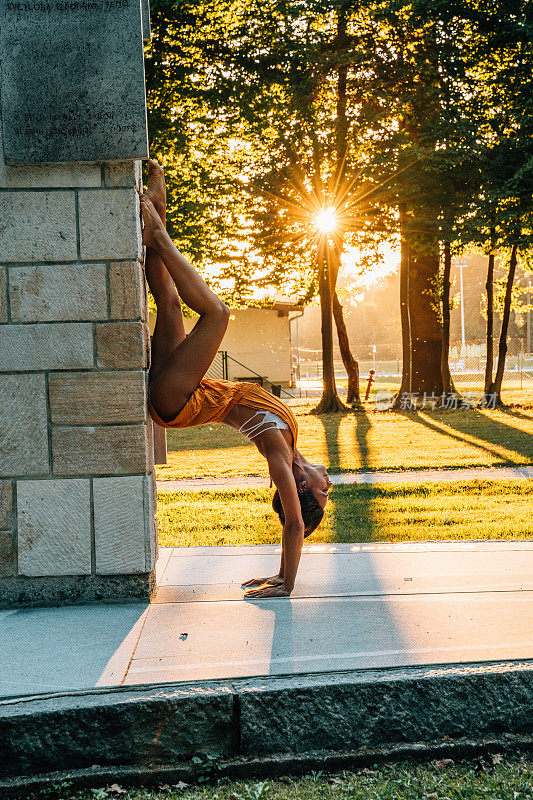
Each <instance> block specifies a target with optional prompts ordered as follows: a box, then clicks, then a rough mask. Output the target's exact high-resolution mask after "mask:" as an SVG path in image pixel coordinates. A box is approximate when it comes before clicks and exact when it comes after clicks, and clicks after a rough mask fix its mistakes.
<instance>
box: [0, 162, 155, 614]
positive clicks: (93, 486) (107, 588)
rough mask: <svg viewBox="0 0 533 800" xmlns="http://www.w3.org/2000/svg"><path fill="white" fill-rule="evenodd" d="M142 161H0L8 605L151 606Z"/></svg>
mask: <svg viewBox="0 0 533 800" xmlns="http://www.w3.org/2000/svg"><path fill="white" fill-rule="evenodd" d="M139 180H140V162H134V163H131V162H129V163H126V162H121V163H114V164H105V165H96V164H69V165H53V166H48V165H46V166H39V167H8V166H6V165H5V164H4V160H3V157H2V154H1V153H0V253H1V255H0V261H1V263H0V452H1V458H0V603H2V604H10V603H54V602H72V601H81V600H94V599H105V598H112V599H117V600H119V599H124V598H127V597H132V596H133V597H139V598H145V599H147V598H148V597H149V595H150V591H151V589H152V588H153V574H154V565H155V559H156V549H157V538H156V537H157V534H156V529H155V522H154V512H155V479H154V474H153V446H152V442H151V426H150V425H149V424H148V417H147V407H146V369H147V362H148V352H149V335H148V327H147V324H146V323H147V306H146V286H145V281H144V275H143V269H142V263H141V262H142V244H141V230H140V221H139V209H138V198H137V193H136V191H135V187H136V185H138V183H139Z"/></svg>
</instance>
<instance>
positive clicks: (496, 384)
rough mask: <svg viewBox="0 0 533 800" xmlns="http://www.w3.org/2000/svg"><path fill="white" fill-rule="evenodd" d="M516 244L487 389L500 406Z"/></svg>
mask: <svg viewBox="0 0 533 800" xmlns="http://www.w3.org/2000/svg"><path fill="white" fill-rule="evenodd" d="M517 253H518V244H514V245H513V247H512V250H511V258H510V260H509V273H508V275H507V284H506V287H505V300H504V304H503V315H502V328H501V331H500V341H499V344H498V365H497V367H496V375H495V378H494V381H493V382H492V383H491V385H490V387H489V395H495V400H493V402H492V404H493V405H502V398H501V391H502V381H503V373H504V371H505V358H506V356H507V331H508V329H509V317H510V316H511V300H512V293H513V283H514V276H515V272H516V262H517Z"/></svg>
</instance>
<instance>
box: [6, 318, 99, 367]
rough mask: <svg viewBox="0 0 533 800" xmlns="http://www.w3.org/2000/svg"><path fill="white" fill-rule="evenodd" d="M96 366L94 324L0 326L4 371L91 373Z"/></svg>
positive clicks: (67, 323) (68, 323)
mask: <svg viewBox="0 0 533 800" xmlns="http://www.w3.org/2000/svg"><path fill="white" fill-rule="evenodd" d="M92 366H93V331H92V325H91V324H90V323H85V322H78V323H75V322H65V323H64V324H62V325H52V324H47V323H44V324H41V325H39V324H36V325H2V326H0V371H3V372H32V371H36V370H49V369H91V368H92Z"/></svg>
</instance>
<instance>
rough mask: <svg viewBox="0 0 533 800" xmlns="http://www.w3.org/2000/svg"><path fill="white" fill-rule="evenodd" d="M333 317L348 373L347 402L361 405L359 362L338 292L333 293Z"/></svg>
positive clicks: (343, 361)
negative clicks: (356, 358)
mask: <svg viewBox="0 0 533 800" xmlns="http://www.w3.org/2000/svg"><path fill="white" fill-rule="evenodd" d="M333 317H334V318H335V325H336V326H337V336H338V337H339V348H340V351H341V356H342V363H343V364H344V369H345V370H346V372H347V374H348V394H347V397H346V402H347V403H348V405H356V404H357V405H360V403H361V396H360V394H359V364H358V363H357V361H356V360H355V358H354V357H353V355H352V352H351V350H350V342H349V340H348V332H347V330H346V324H345V322H344V314H343V313H342V306H341V304H340V301H339V298H338V296H337V292H336V291H335V294H334V295H333Z"/></svg>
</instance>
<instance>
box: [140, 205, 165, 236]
mask: <svg viewBox="0 0 533 800" xmlns="http://www.w3.org/2000/svg"><path fill="white" fill-rule="evenodd" d="M139 200H140V202H141V214H142V218H143V223H144V225H143V244H144V245H145V246H146V247H151V248H153V249H157V241H156V239H157V236H158V234H159V235H160V234H161V233H166V231H165V226H164V224H163V221H162V219H161V217H160V215H159V214H158V212H157V210H156V208H155V206H154V204H153V203H152V201H151V200H150V198H149V197H148V195H146V194H141V193H140V192H139Z"/></svg>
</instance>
